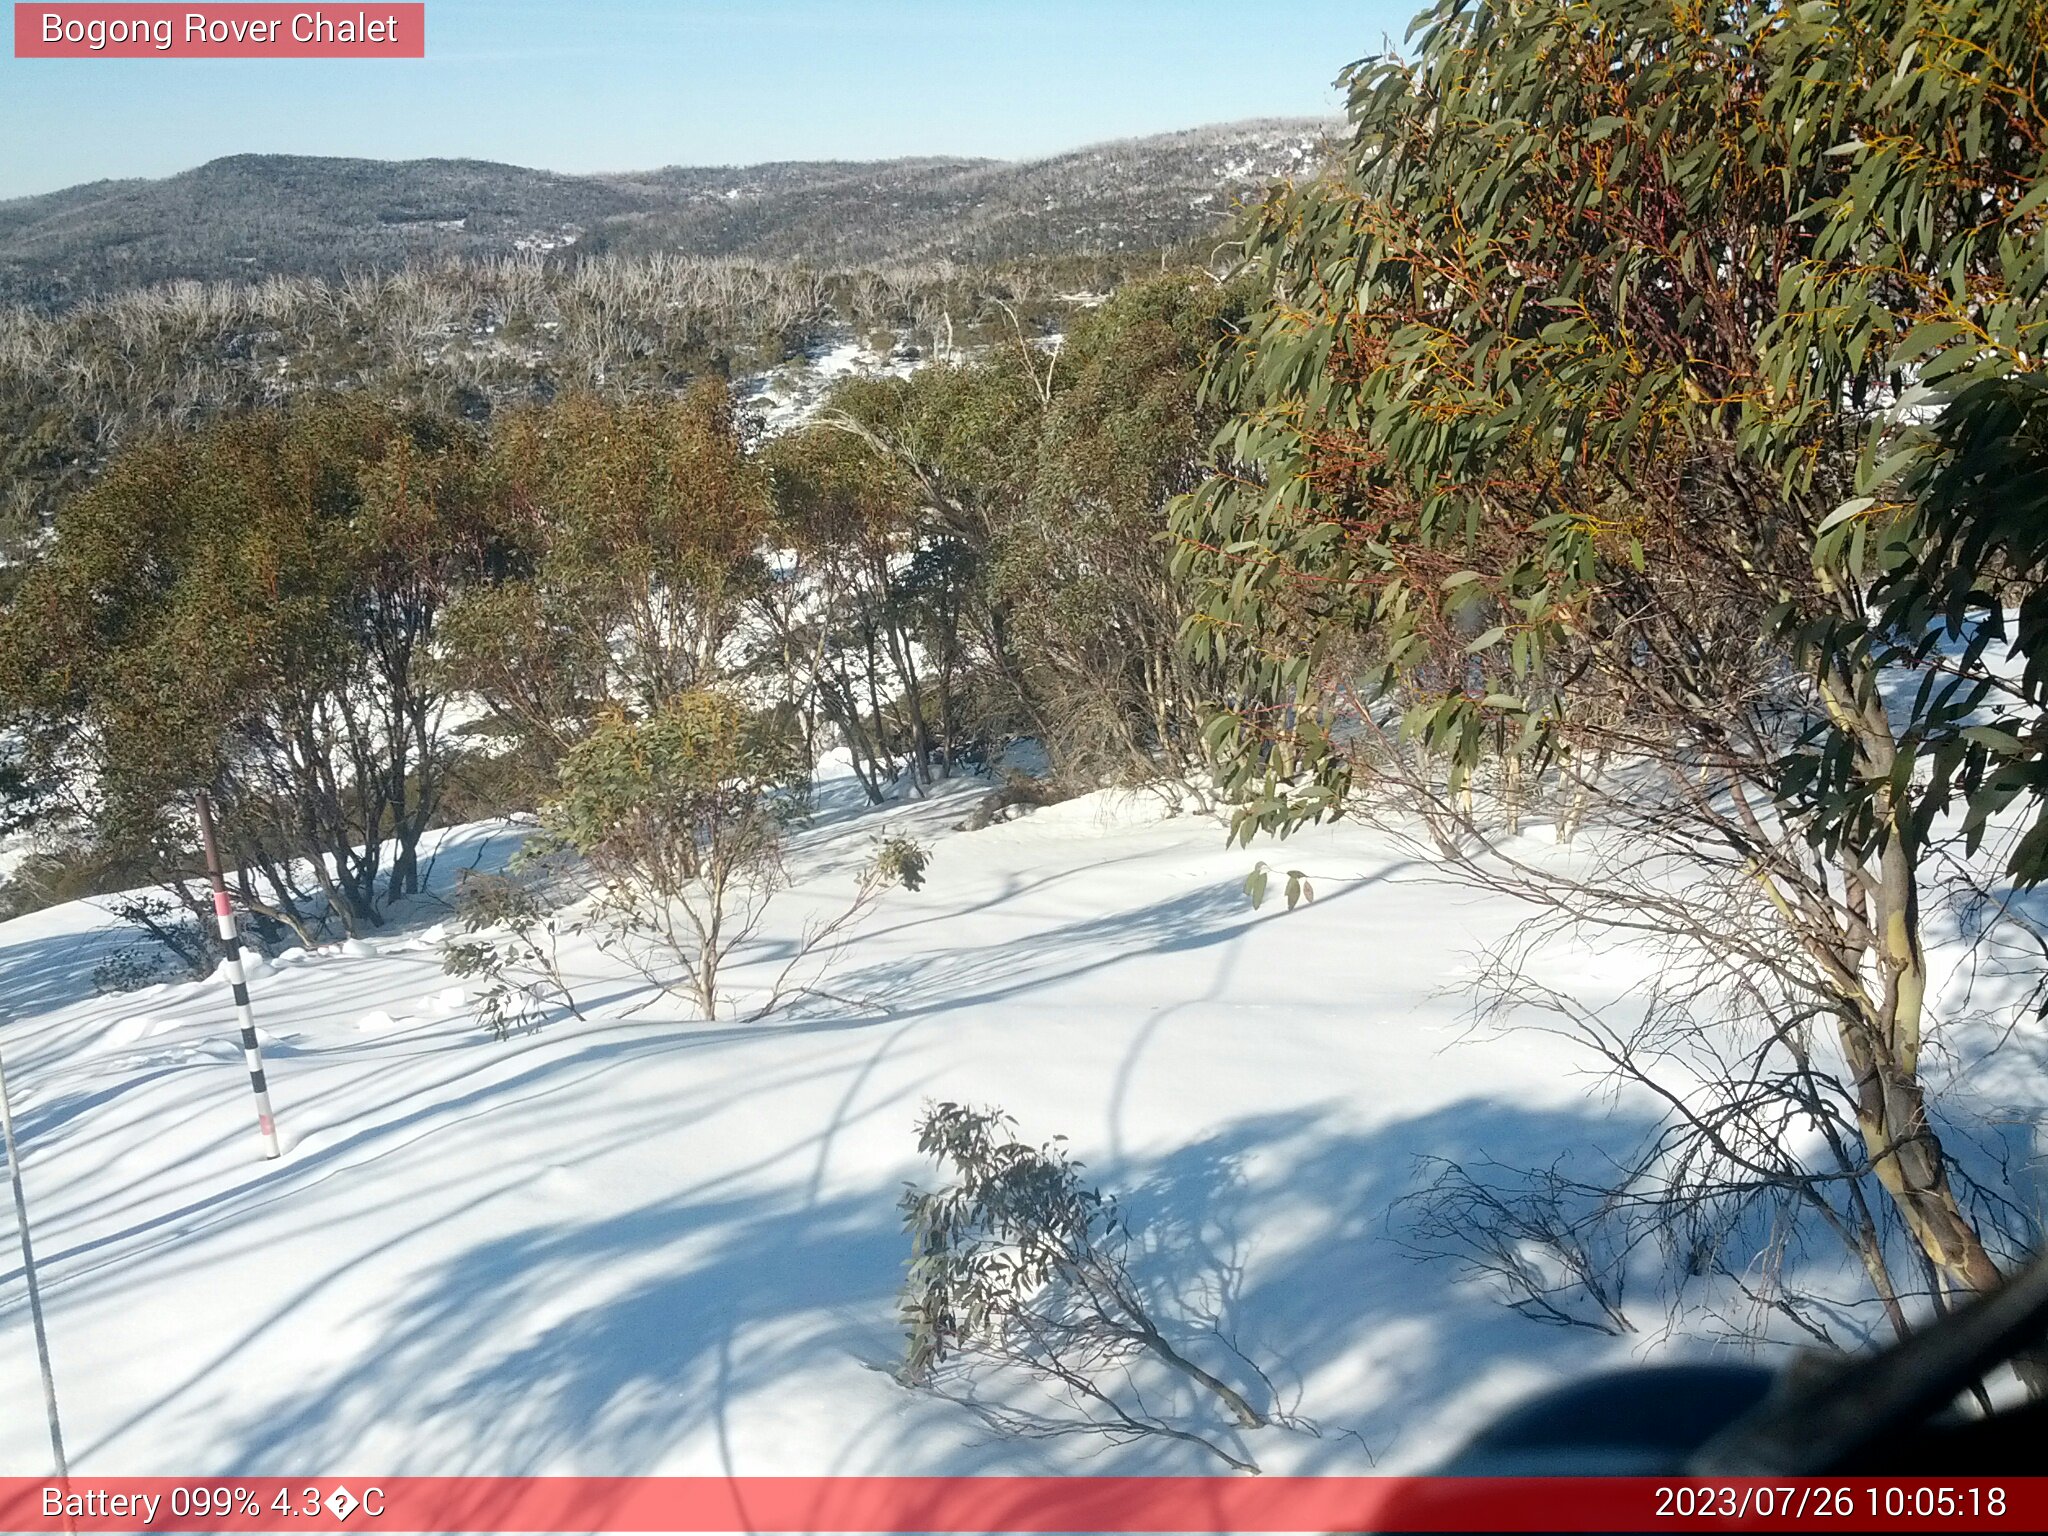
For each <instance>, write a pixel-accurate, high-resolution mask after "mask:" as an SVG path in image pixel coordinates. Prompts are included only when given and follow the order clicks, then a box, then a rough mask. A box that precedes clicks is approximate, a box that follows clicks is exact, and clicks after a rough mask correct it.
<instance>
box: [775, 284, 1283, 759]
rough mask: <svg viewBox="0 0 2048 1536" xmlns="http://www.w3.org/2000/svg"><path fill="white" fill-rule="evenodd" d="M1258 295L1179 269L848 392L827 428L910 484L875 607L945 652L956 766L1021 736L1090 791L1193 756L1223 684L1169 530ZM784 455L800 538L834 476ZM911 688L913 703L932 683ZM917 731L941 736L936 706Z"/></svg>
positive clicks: (838, 398) (944, 685)
mask: <svg viewBox="0 0 2048 1536" xmlns="http://www.w3.org/2000/svg"><path fill="white" fill-rule="evenodd" d="M1247 296H1248V290H1247V289H1245V288H1243V287H1241V286H1237V285H1225V284H1219V283H1218V282H1217V281H1216V280H1215V279H1214V278H1213V277H1211V276H1210V275H1209V274H1208V273H1206V272H1199V271H1197V272H1190V271H1174V272H1169V273H1165V274H1162V275H1160V276H1157V277H1151V278H1147V279H1144V280H1141V281H1137V282H1133V283H1131V284H1128V285H1127V286H1125V287H1124V288H1122V289H1120V290H1119V291H1118V292H1117V294H1116V295H1115V296H1114V297H1113V298H1111V299H1110V300H1109V302H1107V303H1106V304H1104V305H1103V306H1102V307H1101V308H1100V309H1098V310H1095V311H1092V312H1089V313H1085V314H1082V315H1080V316H1077V317H1076V318H1075V320H1074V322H1073V325H1072V329H1071V331H1070V332H1069V334H1067V335H1066V336H1064V337H1061V338H1041V339H1039V340H1038V341H1033V340H1031V339H1028V338H1027V337H1026V335H1025V334H1024V330H1023V327H1022V325H1021V323H1014V324H1013V327H1012V334H1011V336H1010V337H1009V338H1007V339H1006V340H1002V341H998V342H997V343H995V344H994V345H992V346H991V347H990V348H989V349H988V352H987V354H986V355H985V356H983V357H981V358H978V359H976V360H975V361H972V362H967V363H959V364H952V365H938V366H933V367H929V368H925V369H922V370H920V371H919V372H917V373H916V374H914V375H912V376H911V377H910V378H908V379H902V380H873V381H865V380H864V381H859V382H857V383H856V384H854V385H851V386H849V387H846V388H844V389H842V390H841V391H839V392H838V394H836V395H835V396H834V400H833V405H834V409H833V410H832V411H831V412H829V413H827V415H826V416H825V417H824V418H823V424H822V425H821V426H820V427H819V428H816V429H814V431H813V432H812V433H811V434H809V436H810V437H812V438H813V439H817V440H820V441H821V442H822V441H823V440H824V439H827V438H828V437H829V436H830V435H832V434H834V433H837V434H839V435H844V436H851V437H852V438H854V439H855V440H856V442H857V443H858V444H859V445H861V446H863V447H864V448H865V449H866V450H867V451H868V452H869V453H870V454H871V455H873V456H876V457H878V458H879V459H880V460H882V461H883V462H884V463H885V464H886V465H887V466H888V468H889V470H890V472H891V479H890V483H889V485H888V490H887V494H888V497H889V512H890V517H891V519H892V520H893V521H892V522H891V524H890V526H891V529H892V537H893V539H894V548H895V549H896V550H897V551H898V553H899V559H898V561H897V563H895V564H893V565H885V566H882V567H880V568H879V571H878V575H877V576H876V577H874V578H871V579H870V583H869V584H870V586H872V587H874V588H876V589H877V591H878V592H879V593H880V597H879V599H878V600H871V603H872V605H873V606H875V607H878V608H881V609H883V610H884V611H888V610H889V605H891V604H893V605H895V611H900V612H902V613H903V614H904V615H905V620H906V623H907V624H908V627H909V629H910V632H911V633H912V634H913V635H914V636H915V638H916V639H917V640H918V641H919V643H920V645H921V646H922V647H923V649H924V650H925V651H926V652H927V653H928V654H929V655H930V656H931V658H932V664H933V666H934V668H935V670H936V671H937V673H938V681H939V682H940V684H941V686H940V687H939V688H938V690H937V703H938V710H937V714H938V716H939V720H938V724H937V729H936V734H937V736H938V737H939V742H938V746H939V748H940V750H941V752H942V753H943V752H944V751H945V749H946V748H947V747H948V746H949V745H950V743H951V742H952V740H953V739H954V738H955V737H956V735H958V734H959V733H962V732H966V733H969V734H972V733H975V732H977V731H979V732H983V733H985V734H997V733H998V728H999V727H1000V726H1001V725H1004V724H1007V725H1009V726H1010V727H1012V728H1013V729H1015V730H1016V731H1019V732H1025V733H1029V734H1032V735H1034V736H1036V737H1037V738H1038V739H1039V740H1040V741H1042V742H1043V743H1045V745H1046V746H1047V747H1048V749H1049V750H1050V751H1051V753H1052V755H1053V758H1054V761H1055V766H1056V768H1057V769H1058V771H1059V772H1060V773H1061V774H1062V775H1064V776H1065V777H1067V778H1069V779H1071V780H1073V781H1074V782H1077V783H1088V782H1101V781H1104V780H1108V779H1128V778H1134V777H1136V778H1149V777H1153V776H1155V775H1156V774H1157V773H1158V772H1159V771H1160V770H1161V768H1162V767H1164V768H1167V769H1169V770H1171V769H1173V768H1177V767H1179V766H1181V765H1182V764H1183V762H1184V761H1185V760H1186V759H1188V758H1189V757H1190V756H1192V755H1193V754H1194V748H1195V746H1196V743H1197V741H1198V735H1197V705H1198V702H1199V700H1200V698H1201V697H1202V696H1203V694H1204V692H1205V691H1208V689H1207V685H1206V683H1205V680H1204V679H1202V678H1201V677H1200V676H1199V673H1200V671H1201V669H1200V667H1199V666H1198V665H1197V664H1196V663H1195V662H1194V660H1193V659H1192V658H1191V657H1190V656H1189V655H1188V654H1187V653H1185V652H1183V651H1181V650H1180V649H1179V648H1178V647H1177V645H1176V639H1177V636H1178V632H1179V627H1180V623H1181V620H1182V619H1183V617H1184V616H1185V611H1186V601H1185V594H1184V592H1183V590H1182V588H1181V586H1180V584H1179V583H1178V582H1177V581H1176V580H1175V579H1174V578H1173V576H1172V575H1171V573H1170V572H1169V570H1168V568H1167V559H1166V551H1165V549H1164V547H1163V546H1162V543H1161V540H1160V537H1159V526H1160V522H1161V519H1162V517H1163V514H1164V508H1165V506H1166V504H1167V502H1168V501H1169V500H1171V499H1172V498H1173V497H1174V496H1177V495H1179V494H1181V493H1182V492H1185V491H1187V490H1189V489H1190V488H1192V487H1193V486H1194V485H1196V484H1197V483H1198V482H1199V481H1200V480H1201V479H1202V477H1203V475H1204V474H1205V473H1206V472H1207V471H1208V470H1209V469H1210V468H1212V467H1213V463H1214V460H1213V453H1212V448H1211V438H1212V437H1213V435H1214V432H1215V428H1216V427H1217V425H1218V424H1219V422H1220V420H1221V416H1222V412H1221V411H1220V410H1219V409H1218V408H1217V407H1216V405H1215V404H1214V403H1205V402H1204V401H1202V399H1201V398H1200V384H1201V377H1202V366H1203V362H1204V360H1205V359H1206V357H1207V355H1208V353H1209V351H1210V349H1211V348H1212V347H1213V346H1214V344H1215V343H1216V342H1217V340H1218V339H1219V338H1221V337H1223V336H1224V335H1226V334H1228V333H1229V331H1230V329H1231V328H1232V327H1233V326H1234V325H1235V324H1237V323H1238V321H1239V319H1240V318H1241V317H1242V315H1243V314H1244V312H1245V309H1246V307H1247ZM1012 319H1013V321H1014V317H1012ZM804 454H805V456H806V457H809V458H810V459H812V460H816V459H818V458H821V457H836V458H842V459H843V457H844V454H845V450H844V449H843V448H842V449H839V450H837V451H836V453H835V452H834V450H832V449H831V448H830V447H829V446H824V447H818V448H813V449H810V450H805V451H804ZM784 461H785V462H787V463H788V464H789V468H790V471H792V472H791V473H789V474H787V477H786V480H778V485H782V484H785V483H786V484H787V485H788V486H789V487H790V490H791V492H792V494H791V496H790V498H789V499H788V500H787V502H786V506H787V509H788V511H789V512H790V513H791V514H792V515H793V516H794V518H795V520H796V523H797V526H799V527H801V526H803V524H804V522H805V520H806V519H808V518H811V517H814V516H815V512H816V508H817V506H818V500H819V498H818V497H816V496H815V495H810V496H808V497H807V496H806V494H805V492H806V488H807V485H812V484H815V483H816V480H817V475H816V473H815V472H813V473H812V474H811V476H810V478H809V480H808V481H807V480H806V478H805V476H804V473H803V471H804V469H805V465H804V464H803V463H802V462H801V461H800V460H799V459H798V452H797V450H794V449H792V450H785V460H784ZM847 479H848V476H847V474H846V472H844V471H842V472H841V474H840V480H841V482H842V483H843V482H845V481H846V480H847ZM842 499H843V498H842ZM883 578H886V579H883ZM911 660H912V663H913V665H914V664H915V657H914V656H913V657H912V658H911ZM963 679H964V680H963ZM969 694H971V695H972V698H971V699H967V700H963V697H962V696H963V695H969ZM906 697H907V699H908V700H910V701H911V707H912V709H913V711H915V710H916V709H917V706H916V703H915V700H916V698H917V690H916V689H915V688H912V689H911V690H910V691H909V693H908V694H907V695H906ZM911 723H912V727H913V734H916V733H918V732H919V731H924V732H925V733H926V734H931V732H930V731H929V730H927V729H926V722H925V720H924V719H923V716H922V714H919V715H918V716H917V718H915V719H913V721H912V722H911Z"/></svg>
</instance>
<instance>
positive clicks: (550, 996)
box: [441, 873, 583, 1040]
mask: <svg viewBox="0 0 2048 1536" xmlns="http://www.w3.org/2000/svg"><path fill="white" fill-rule="evenodd" d="M455 917H456V921H457V922H458V923H459V924H460V925H461V928H462V932H463V935H464V936H463V937H462V938H459V939H450V940H448V941H446V942H445V943H443V944H442V946H441V969H442V970H444V971H446V972H447V973H448V974H449V975H450V976H460V977H463V978H465V979H468V978H475V977H481V978H482V979H483V995H482V997H481V998H480V999H479V1001H478V1003H477V1020H478V1022H480V1023H481V1024H482V1025H483V1026H484V1027H485V1028H486V1029H488V1030H489V1031H490V1032H491V1034H492V1035H494V1036H495V1037H496V1038H498V1039H500V1040H508V1039H510V1038H511V1037H512V1035H513V1033H514V1032H515V1031H517V1030H521V1029H533V1028H537V1027H538V1026H539V1024H540V1021H541V1018H542V1017H543V1016H544V1015H545V1013H546V1012H547V1010H548V1009H549V1008H551V1007H553V1006H555V1005H557V1004H559V1005H560V1006H562V1007H565V1008H567V1009H568V1010H569V1012H570V1013H572V1014H574V1015H575V1016H576V1017H577V1018H579V1019H580V1018H582V1017H583V1012H582V1010H581V1009H579V1008H578V1007H577V1006H576V999H575V997H574V996H573V995H572V994H571V993H570V990H569V983H568V982H567V981H566V980H564V979H563V976H562V965H561V940H562V935H563V933H564V932H565V931H567V930H566V929H565V928H564V925H563V923H562V921H561V918H560V916H559V915H558V914H557V913H556V912H555V911H553V910H552V909H551V908H550V906H549V904H548V903H547V901H546V900H545V899H544V898H543V896H542V893H541V892H540V890H538V889H537V888H536V887H535V886H534V885H533V884H532V883H531V882H530V881H526V880H522V879H520V878H519V877H518V876H516V875H479V874H475V873H471V874H468V875H466V876H464V877H463V880H462V884H461V885H460V886H459V887H458V888H457V890H456V893H455Z"/></svg>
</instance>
